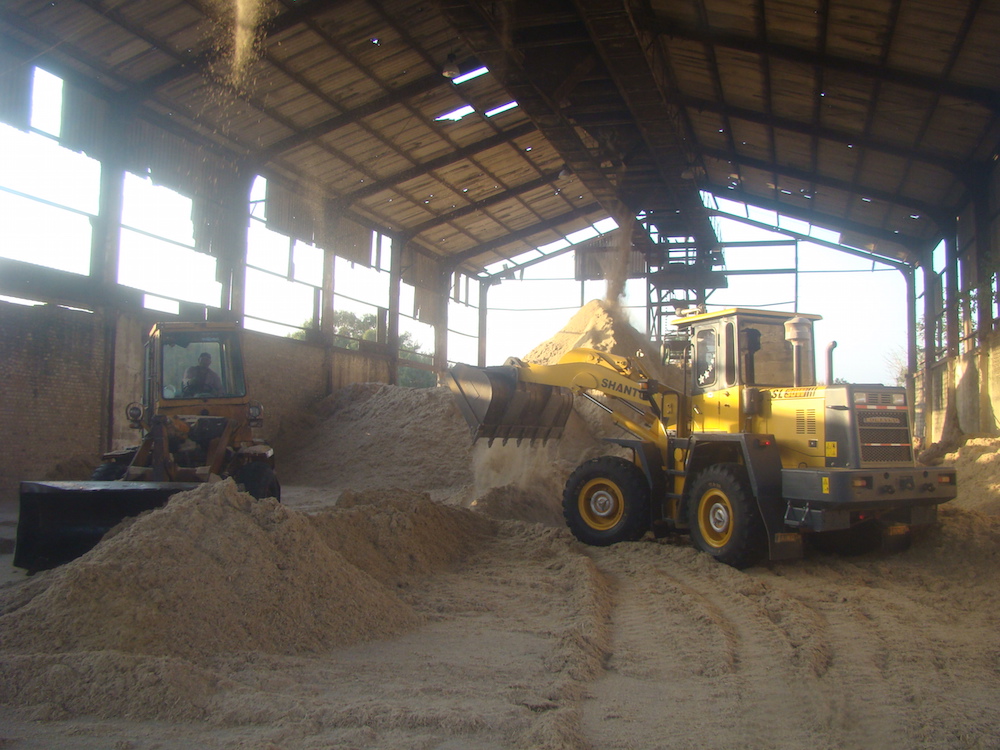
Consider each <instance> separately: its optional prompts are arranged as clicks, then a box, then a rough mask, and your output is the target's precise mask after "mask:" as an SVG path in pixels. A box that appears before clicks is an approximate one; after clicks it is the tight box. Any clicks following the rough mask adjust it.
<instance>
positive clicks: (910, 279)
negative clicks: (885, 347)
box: [899, 266, 917, 413]
mask: <svg viewBox="0 0 1000 750" xmlns="http://www.w3.org/2000/svg"><path fill="white" fill-rule="evenodd" d="M899 271H900V273H902V274H903V280H904V281H905V282H906V403H908V404H910V411H911V413H912V412H913V406H914V397H915V395H916V386H915V385H914V382H913V379H914V377H915V375H916V373H917V290H916V281H915V279H914V270H913V266H906V267H905V268H900V269H899Z"/></svg>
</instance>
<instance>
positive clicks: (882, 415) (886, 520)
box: [448, 308, 957, 568]
mask: <svg viewBox="0 0 1000 750" xmlns="http://www.w3.org/2000/svg"><path fill="white" fill-rule="evenodd" d="M818 317H819V316H815V315H801V314H797V313H790V312H775V311H766V310H755V309H746V308H730V309H727V310H721V311H717V312H710V313H706V312H702V311H694V312H693V313H692V314H688V315H683V316H681V317H679V318H677V319H675V320H674V321H673V322H674V325H675V326H676V327H677V329H678V331H679V332H680V333H681V335H682V337H683V339H685V340H686V342H687V343H686V348H685V355H684V357H683V362H684V368H685V371H686V383H687V385H686V386H685V388H684V389H683V391H681V390H675V389H673V388H670V387H668V386H666V385H664V384H662V383H659V382H657V381H656V380H655V379H653V378H652V377H650V375H649V373H648V372H647V371H646V369H645V368H644V367H643V363H642V360H641V359H639V358H633V357H620V356H616V355H613V354H609V353H607V352H601V351H596V350H593V349H574V350H571V351H569V352H568V353H567V354H565V355H564V356H563V357H562V358H561V359H560V360H559V361H558V362H557V363H555V364H550V365H537V364H529V363H526V362H523V361H521V360H519V359H516V358H511V359H508V360H507V362H506V364H505V365H502V366H496V367H485V368H479V367H472V366H470V365H464V364H458V365H456V366H454V367H453V368H452V369H451V370H450V371H449V377H448V384H449V386H450V387H451V389H452V391H453V393H454V394H455V396H456V399H457V402H458V406H459V408H460V410H461V411H462V414H463V415H464V417H465V419H466V421H467V422H468V423H469V425H470V427H471V429H472V435H473V439H480V438H485V439H487V440H489V442H490V443H491V444H492V442H493V441H494V440H497V439H500V440H502V441H504V442H506V441H508V440H516V441H518V442H520V441H522V440H529V441H537V440H543V441H544V440H547V439H550V438H553V439H554V438H559V437H560V436H561V435H562V434H563V430H564V428H565V426H566V423H567V420H568V418H569V415H570V412H571V411H572V408H573V399H574V395H579V396H582V397H585V398H588V399H590V400H591V401H593V402H594V403H596V404H597V405H598V406H600V407H601V408H602V409H604V410H606V411H607V412H608V413H609V414H610V415H611V417H612V419H613V420H614V422H615V423H616V424H617V425H618V426H620V427H621V428H623V430H624V431H625V432H626V433H627V436H626V437H618V438H607V440H608V441H609V442H611V443H615V444H617V445H619V446H622V447H624V448H626V449H628V451H627V452H630V453H631V456H632V457H631V459H628V458H623V457H620V456H617V455H608V456H603V457H600V458H594V459H591V460H589V461H586V462H584V463H583V464H581V465H580V466H579V467H577V469H576V470H575V471H573V473H572V474H571V475H570V477H569V479H568V481H567V483H566V487H565V490H564V493H563V499H562V505H563V515H564V517H565V519H566V522H567V524H568V526H569V528H570V529H571V531H572V532H573V534H574V535H575V536H576V537H577V538H578V539H579V540H581V541H583V542H586V543H587V544H592V545H602V546H603V545H610V544H615V543H617V542H623V541H632V540H637V539H639V538H640V537H642V536H643V535H644V534H645V533H646V532H647V531H650V530H653V531H654V532H659V531H669V530H679V531H685V532H688V533H690V536H691V539H692V541H693V542H694V544H695V546H696V547H697V548H698V549H700V550H702V551H704V552H706V553H708V554H709V555H711V556H712V557H714V558H716V559H717V560H719V561H721V562H724V563H727V564H729V565H732V566H734V567H737V568H744V567H747V566H750V565H754V564H756V563H758V562H761V561H764V560H782V559H791V558H796V557H799V556H801V555H802V554H803V542H804V540H805V539H807V538H811V539H814V540H816V541H817V542H820V543H821V542H824V541H831V540H837V539H841V538H843V537H857V536H871V535H873V534H874V535H877V537H878V538H879V540H880V541H881V542H882V543H883V544H884V545H885V546H886V547H889V548H902V547H905V546H906V545H908V544H909V540H910V534H911V528H912V527H917V526H926V525H930V524H932V523H934V521H935V520H936V513H937V506H938V505H940V504H941V503H944V502H947V501H948V500H950V499H952V498H954V497H955V496H956V493H957V485H956V474H955V470H954V469H953V468H949V467H929V466H920V465H918V464H917V463H916V462H915V460H914V455H913V445H912V435H911V430H910V405H909V404H908V403H907V399H906V391H905V389H903V388H899V387H887V386H883V385H852V384H836V385H833V384H828V385H818V384H817V383H816V376H815V367H814V346H813V337H812V328H813V321H814V320H817V319H818ZM828 380H832V378H830V377H828Z"/></svg>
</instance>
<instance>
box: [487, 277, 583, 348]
mask: <svg viewBox="0 0 1000 750" xmlns="http://www.w3.org/2000/svg"><path fill="white" fill-rule="evenodd" d="M490 286H492V285H491V284H490V282H489V281H480V282H479V361H478V364H479V366H480V367H486V318H487V316H488V314H489V304H488V302H489V291H490ZM580 307H583V305H580Z"/></svg>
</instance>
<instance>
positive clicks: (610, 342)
mask: <svg viewBox="0 0 1000 750" xmlns="http://www.w3.org/2000/svg"><path fill="white" fill-rule="evenodd" d="M578 348H586V349H596V350H598V351H602V352H610V353H612V354H617V355H618V356H620V357H641V358H642V364H643V367H645V368H646V370H647V371H648V372H649V373H650V375H652V376H653V377H654V378H656V379H657V380H659V381H661V382H663V383H666V384H667V385H670V386H672V387H674V388H678V389H679V388H681V387H682V386H683V382H682V373H681V372H680V371H679V370H677V369H676V368H673V367H666V366H664V365H662V364H661V363H660V354H659V352H658V351H657V350H656V347H655V346H654V345H653V343H652V342H651V341H650V340H649V339H648V338H647V337H646V336H645V335H644V334H642V333H640V332H639V331H637V330H636V329H635V328H634V327H633V326H632V324H631V323H629V322H628V316H627V315H626V314H625V311H624V310H622V308H621V306H620V305H618V304H617V303H615V302H608V301H607V300H591V301H590V302H588V303H587V304H586V305H584V306H583V307H581V308H580V309H579V310H578V311H577V312H576V313H575V314H574V315H573V317H571V318H570V319H569V321H568V322H567V323H566V325H565V326H563V328H562V330H560V331H558V332H557V333H556V334H555V335H554V336H552V338H550V339H548V340H547V341H544V342H542V343H541V344H539V345H538V346H536V347H535V348H534V349H532V350H531V351H530V352H528V353H527V354H526V355H525V356H524V357H523V359H524V361H525V362H531V363H535V364H553V363H555V362H557V361H558V360H559V358H560V357H562V356H563V355H564V354H566V352H568V351H570V350H571V349H578Z"/></svg>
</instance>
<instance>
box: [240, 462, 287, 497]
mask: <svg viewBox="0 0 1000 750" xmlns="http://www.w3.org/2000/svg"><path fill="white" fill-rule="evenodd" d="M233 481H235V482H236V484H238V485H241V486H242V487H243V489H244V491H246V492H248V493H249V494H250V495H252V496H253V497H255V498H257V499H258V500H263V499H264V498H265V497H273V498H274V499H275V500H278V501H280V500H281V485H280V484H279V483H278V476H277V474H275V473H274V469H272V468H271V467H270V466H268V465H267V464H266V463H264V462H263V461H251V462H250V463H248V464H246V465H244V466H241V467H240V468H239V469H237V470H236V474H234V475H233Z"/></svg>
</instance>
